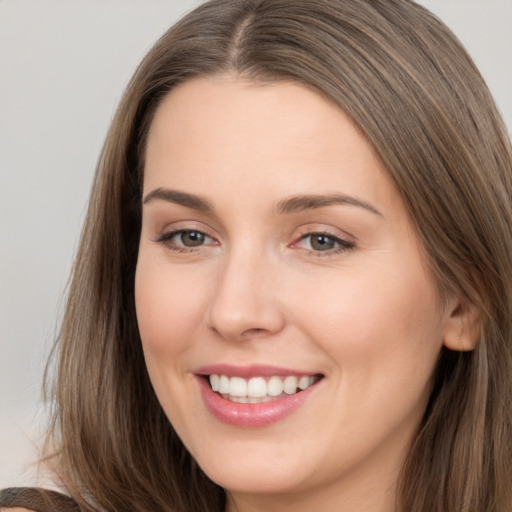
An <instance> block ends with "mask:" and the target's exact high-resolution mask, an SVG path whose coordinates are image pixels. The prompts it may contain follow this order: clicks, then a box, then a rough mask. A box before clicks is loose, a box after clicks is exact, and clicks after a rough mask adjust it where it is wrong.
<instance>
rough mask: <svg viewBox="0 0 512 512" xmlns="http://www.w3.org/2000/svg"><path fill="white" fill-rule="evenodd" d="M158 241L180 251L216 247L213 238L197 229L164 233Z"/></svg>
mask: <svg viewBox="0 0 512 512" xmlns="http://www.w3.org/2000/svg"><path fill="white" fill-rule="evenodd" d="M157 241H158V242H161V243H163V244H165V245H166V246H168V247H169V248H170V249H174V250H178V251H179V250H187V249H194V248H196V247H200V246H202V245H215V240H214V239H213V238H212V237H210V236H208V235H207V234H205V233H203V232H202V231H198V230H195V229H180V230H176V231H171V232H169V233H164V234H163V235H162V236H160V238H158V240H157Z"/></svg>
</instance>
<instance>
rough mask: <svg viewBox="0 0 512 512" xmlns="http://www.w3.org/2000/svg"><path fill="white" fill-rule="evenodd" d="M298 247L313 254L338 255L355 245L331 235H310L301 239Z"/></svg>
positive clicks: (297, 244)
mask: <svg viewBox="0 0 512 512" xmlns="http://www.w3.org/2000/svg"><path fill="white" fill-rule="evenodd" d="M296 246H298V247H301V248H303V249H306V250H309V251H310V252H311V253H312V254H315V255H320V254H319V253H327V254H333V253H334V254H336V253H338V252H342V251H346V250H349V249H352V248H353V247H354V243H353V242H350V241H348V240H343V239H342V238H339V237H337V236H334V235H331V234H329V233H308V234H307V235H304V236H302V237H301V238H300V240H299V241H298V242H297V243H296Z"/></svg>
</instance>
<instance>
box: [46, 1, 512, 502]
mask: <svg viewBox="0 0 512 512" xmlns="http://www.w3.org/2000/svg"><path fill="white" fill-rule="evenodd" d="M225 72H231V73H233V72H234V73H237V74H238V75H240V76H243V77H244V78H247V79H250V80H255V81H260V82H272V81H274V82H275V81H280V80H288V81H289V80H293V81H296V82H299V83H301V84H304V85H306V86H307V87H310V88H312V89H313V90H316V91H317V92H319V93H320V94H322V95H325V96H326V97H328V98H330V99H331V100H332V101H334V102H336V103H337V104H338V105H339V106H340V108H341V109H343V110H344V111H345V112H346V113H347V114H348V115H349V116H350V117H351V118H352V120H353V121H354V122H355V124H356V125H357V126H358V127H359V129H360V130H361V132H362V133H364V134H365V135H366V137H367V138H368V140H369V141H370V142H371V143H372V144H373V146H374V148H375V149H376V151H377V152H378V154H379V155H380V157H381V159H382V161H383V162H384V164H385V166H386V168H387V170H388V172H389V174H390V176H391V177H392V179H393V181H394V183H395V184H396V187H397V189H398V190H399V191H400V193H401V196H402V198H403V201H404V203H405V205H406V206H407V209H408V211H409V213H410V216H411V219H412V221H413V223H414V224H415V226H416V228H417V232H418V236H419V237H420V240H421V243H422V246H423V248H424V251H425V254H426V255H427V258H428V261H429V262H430V265H431V267H432V269H433V271H434V273H435V275H436V277H437V279H438V282H439V288H440V293H441V295H442V294H444V293H445V292H457V293H459V294H462V295H463V296H464V297H466V298H467V300H468V301H469V302H471V304H473V305H474V306H475V307H476V308H478V310H479V311H480V317H481V339H480V340H479V344H478V346H477V348H476V349H475V350H473V351H471V352H467V353H459V352H453V351H449V350H447V349H443V352H442V353H441V355H440V358H439V362H438V366H437V369H436V375H435V383H434V386H433V391H432V396H431V399H430V402H429V405H428V408H427V410H426V412H425V417H424V420H423V422H422V425H421V426H420V429H419V432H418V434H417V437H416V440H415V442H414V443H413V446H412V447H411V450H410V454H409V456H408V458H407V460H406V462H405V465H404V468H403V471H402V475H401V479H400V482H399V487H398V496H397V504H398V505H397V506H398V509H399V510H400V511H404V512H405V511H407V512H408V511H414V512H420V511H424V512H442V511H443V512H445V511H453V512H455V511H456V512H476V511H478V512H485V511H488V512H490V511H494V512H506V511H509V512H510V510H511V509H512V489H511V482H512V478H511V477H510V474H511V471H512V417H511V414H512V403H511V398H512V373H511V370H512V359H511V350H512V150H511V146H510V140H509V138H508V135H507V132H506V129H505V127H504V125H503V123H502V121H501V119H500V116H499V114H498V112H497V110H496V107H495V105H494V103H493V100H492V98H491V96H490V93H489V91H488V89H487V87H486V85H485V83H484V81H483V80H482V78H481V76H480V74H479V73H478V71H477V70H476V68H475V66H474V64H473V62H472V61H471V59H470V58H469V56H468V55H467V53H466V52H465V50H464V49H463V48H462V46H461V45H460V43H459V42H458V41H457V40H456V38H455V37H454V36H453V34H452V33H451V32H450V31H449V30H448V29H447V28H446V27H445V26H444V25H443V24H442V23H441V22H440V21H439V20H438V19H437V18H435V17H434V16H433V15H431V14H430V13H429V12H428V11H427V10H426V9H424V8H422V7H420V6H418V5H416V4H415V3H413V2H412V1H408V0H329V1H326V0H212V1H210V2H207V3H205V4H203V5H201V6H200V7H198V8H197V9H196V10H194V11H193V12H191V13H190V14H189V15H187V16H186V17H185V18H184V19H183V20H182V21H180V22H179V23H178V24H177V25H175V26H174V27H172V28H171V29H170V30H169V31H168V32H167V33H165V34H164V35H163V37H162V38H161V39H160V40H159V41H158V42H157V43H156V44H155V46H154V47H153V48H152V49H151V50H150V52H149V53H148V55H147V56H146V57H145V59H144V60H143V62H142V63H141V65H140V66H139V68H138V70H137V71H136V73H135V75H134V77H133V78H132V80H131V82H130V84H129V85H128V88H127V90H126V92H125V94H124V96H123V99H122V101H121V103H120V105H119V108H118V110H117V113H116V116H115V118H114V121H113V123H112V126H111V129H110V131H109V134H108V136H107V140H106V142H105V146H104V148H103V151H102V154H101V158H100V160H99V164H98V169H97V173H96V177H95V181H94V185H93V189H92V194H91V200H90V205H89V210H88V214H87V218H86V221H85V226H84V229H83V233H82V238H81V243H80V247H79V250H78V254H77V258H76V263H75V266H74V272H73V276H72V281H71V285H70V289H69V298H68V302H67V310H66V314H65V317H64V320H63V324H62V328H61V331H60V336H59V338H58V340H57V344H56V350H55V354H58V356H59V361H58V371H57V380H56V384H55V386H54V403H55V410H54V415H53V423H52V427H51V429H50V433H49V437H48V446H49V447H52V448H53V449H54V450H55V459H54V460H55V465H56V467H57V468H58V474H59V477H60V479H61V481H62V483H63V485H64V486H65V487H66V488H67V489H68V490H69V492H70V493H71V494H72V495H73V497H74V498H75V499H77V500H78V501H79V502H80V504H81V505H82V506H83V508H84V509H85V510H93V509H94V508H95V507H96V508H98V509H106V510H139V511H142V510H155V511H157V510H162V511H164V510H165V511H174V512H178V511H180V512H181V511H183V512H186V511H187V512H198V511H221V510H223V507H224V504H225V497H224V492H223V490H222V489H221V488H219V487H218V486H216V485H215V484H214V483H212V482H211V481H210V480H209V479H208V478H207V477H206V476H205V475H204V473H203V472H202V471H201V469H200V468H198V467H197V465H196V463H195V462H194V460H192V458H191V457H190V455H189V454H188V452H187V451H186V450H185V448H184V447H183V445H182V443H181V441H180V440H179V439H178V437H177V436H176V434H175V432H174V430H173V428H172V425H170V423H169V421H168V420H167V418H166V417H165V414H164V413H163V411H162V409H161V408H160V406H159V403H158V400H157V398H156V396H155V394H154V392H153V390H152V387H151V384H150V381H149V378H148V375H147V372H146V368H145V365H144V358H143V354H142V349H141V342H140V338H139V334H138V330H137V322H136V315H135V308H134V274H135V266H136V260H137V248H138V238H139V232H140V222H141V205H140V199H141V181H142V175H143V172H144V148H145V141H146V136H147V133H148V128H149V126H150V123H151V120H152V116H153V114H154V112H155V110H156V108H157V107H158V105H159V104H160V101H161V100H162V98H163V97H164V96H165V95H166V94H167V93H168V92H169V91H170V90H171V89H172V88H173V87H175V86H176V85H177V84H179V83H182V82H184V81H186V80H189V79H191V78H193V77H198V76H208V75H214V74H219V73H225Z"/></svg>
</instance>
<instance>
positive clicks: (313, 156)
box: [144, 76, 396, 202]
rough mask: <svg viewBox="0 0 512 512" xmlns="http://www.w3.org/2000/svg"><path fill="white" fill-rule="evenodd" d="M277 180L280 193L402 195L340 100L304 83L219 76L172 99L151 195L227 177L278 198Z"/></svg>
mask: <svg viewBox="0 0 512 512" xmlns="http://www.w3.org/2000/svg"><path fill="white" fill-rule="evenodd" d="M270 178H271V180H270V181H271V183H272V189H273V191H275V192H276V194H277V195H279V194H281V195H290V194H294V193H298V194H299V193H311V192H313V191H316V192H319V193H326V192H332V191H333V190H332V189H333V188H334V189H336V192H342V193H351V194H355V195H358V196H365V198H366V199H368V200H369V201H377V202H382V201H383V200H385V201H386V202H392V201H394V200H396V191H395V190H394V187H393V186H392V185H391V183H390V180H389V177H388V176H387V172H386V171H385V169H384V166H383V165H382V163H381V161H380V159H379V157H378V155H377V154H376V152H375V151H374V149H373V147H372V146H371V144H370V143H369V142H368V141H367V140H366V138H365V137H364V136H363V135H362V134H361V133H360V131H359V130H358V129H357V128H356V127H355V125H354V124H353V122H352V121H351V120H350V119H349V118H348V116H347V115H346V114H345V113H344V112H343V111H342V110H341V109H340V108H339V107H338V106H336V105H335V104H334V103H333V102H331V101H329V100H327V99H325V98H324V97H323V96H321V95H320V94H318V93H316V92H313V91H312V90H311V89H309V88H306V87H305V86H302V85H300V84H298V83H294V82H278V83H267V84H262V83H259V82H258V83H255V82H250V81H245V80H242V79H239V78H234V77H230V76H219V77H213V78H200V79H194V80H191V81H189V82H185V83H184V84H181V85H180V86H178V87H176V88H175V89H174V90H173V91H171V93H169V94H168V95H167V96H166V97H165V98H164V100H163V101H162V103H161V105H160V106H159V108H158V109H157V111H156V114H155V117H154V120H153V123H152V125H151V128H150V132H149V136H148V144H147V152H146V166H145V179H144V188H145V190H146V191H147V190H148V189H150V188H155V187H159V186H167V185H169V186H171V185H172V187H173V188H179V189H187V190H188V191H191V192H193V193H199V194H201V195H204V194H205V193H213V192H214V191H216V190H217V189H218V185H219V183H223V184H224V186H226V184H227V185H228V188H229V189H231V190H233V189H234V188H235V186H236V187H237V190H238V193H242V192H243V191H244V190H247V189H251V190H258V189H260V190H261V191H262V192H265V194H266V195H267V196H269V194H270V191H269V190H268V187H269V183H268V182H269V179H270ZM263 189H265V190H263ZM387 196H389V197H387ZM391 196H393V197H391Z"/></svg>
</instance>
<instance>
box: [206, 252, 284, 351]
mask: <svg viewBox="0 0 512 512" xmlns="http://www.w3.org/2000/svg"><path fill="white" fill-rule="evenodd" d="M250 252H251V251H250V250H249V251H239V252H238V254H232V255H231V256H230V257H229V258H226V260H225V261H224V262H223V264H222V269H221V270H220V271H219V274H218V277H217V279H216V280H215V282H214V283H213V292H212V299H211V301H210V305H209V309H208V314H207V324H208V327H209V328H210V329H212V330H213V331H215V332H216V333H217V335H219V336H220V337H221V338H223V339H225V340H229V341H243V340H248V339H253V338H260V337H268V336H271V335H274V334H276V333H278V332H279V331H280V330H281V329H282V328H283V327H284V324H285V316H284V311H283V308H282V305H281V304H280V302H279V299H278V292H279V286H278V282H276V281H279V279H277V280H276V279H275V277H276V275H278V272H277V269H276V268H275V265H273V264H272V262H270V261H268V260H269V258H265V257H264V256H263V255H261V254H259V255H258V256H256V255H255V254H254V253H252V255H251V254H248V253H250Z"/></svg>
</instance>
